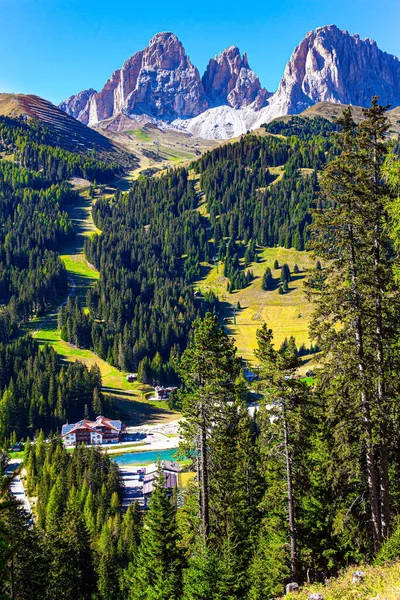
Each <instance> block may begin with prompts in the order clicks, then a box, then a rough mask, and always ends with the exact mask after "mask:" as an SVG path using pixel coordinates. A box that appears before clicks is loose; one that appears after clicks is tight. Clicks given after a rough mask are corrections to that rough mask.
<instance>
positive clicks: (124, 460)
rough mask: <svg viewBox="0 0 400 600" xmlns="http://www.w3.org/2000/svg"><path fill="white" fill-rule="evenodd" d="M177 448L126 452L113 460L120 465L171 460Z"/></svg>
mask: <svg viewBox="0 0 400 600" xmlns="http://www.w3.org/2000/svg"><path fill="white" fill-rule="evenodd" d="M176 451H177V448H169V449H168V450H152V451H151V452H128V453H127V454H123V455H122V456H116V457H115V458H114V460H115V462H116V463H117V464H118V465H120V466H123V465H146V464H149V463H153V462H157V460H158V458H160V459H161V460H173V456H174V454H175V452H176Z"/></svg>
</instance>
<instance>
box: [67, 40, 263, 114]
mask: <svg viewBox="0 0 400 600" xmlns="http://www.w3.org/2000/svg"><path fill="white" fill-rule="evenodd" d="M269 96H270V94H269V93H268V92H267V90H266V89H264V88H262V87H261V84H260V80H259V79H258V77H257V76H256V75H255V74H254V72H253V71H252V70H251V69H250V67H249V63H248V60H247V56H246V54H244V55H243V56H241V54H240V52H239V49H238V48H237V47H236V46H231V47H230V48H227V49H226V50H224V51H223V52H221V54H219V55H218V56H217V57H216V58H215V59H211V60H210V62H209V65H208V67H207V70H206V72H205V74H204V76H203V78H202V79H201V78H200V74H199V72H198V70H197V68H196V67H194V66H193V65H192V63H191V62H190V59H189V57H188V56H187V54H186V52H185V50H184V48H183V46H182V44H181V42H180V41H179V40H178V38H177V37H176V36H175V35H174V34H173V33H169V32H166V33H157V34H156V35H155V36H154V37H153V38H152V39H151V40H150V43H149V45H148V46H147V48H145V49H144V50H140V51H139V52H136V53H135V54H133V55H132V56H131V57H130V58H129V59H128V60H127V61H126V62H125V63H124V64H123V65H122V67H121V69H118V70H117V71H115V72H114V73H113V74H112V76H111V77H110V79H109V80H108V81H107V83H106V84H105V86H104V87H103V89H102V90H101V91H100V92H95V91H94V90H87V91H85V92H80V93H79V94H76V95H75V96H71V97H70V98H68V100H66V101H65V102H62V103H61V104H60V108H62V110H64V111H65V112H67V113H68V114H70V115H71V116H73V117H75V118H76V119H79V120H80V121H82V122H84V123H85V124H89V125H94V124H96V123H100V122H102V121H106V120H107V119H110V118H114V117H116V116H117V115H119V114H121V113H122V114H125V115H148V116H149V117H150V118H156V119H160V120H163V121H167V122H171V121H173V120H174V119H190V118H193V117H197V116H198V115H200V114H202V113H203V112H205V111H206V110H207V109H208V108H210V107H215V106H222V105H226V106H230V107H232V108H235V109H240V108H244V107H248V106H251V107H252V108H254V110H259V109H261V108H262V107H264V106H265V105H266V102H267V98H268V97H269Z"/></svg>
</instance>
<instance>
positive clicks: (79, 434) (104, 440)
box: [61, 416, 125, 446]
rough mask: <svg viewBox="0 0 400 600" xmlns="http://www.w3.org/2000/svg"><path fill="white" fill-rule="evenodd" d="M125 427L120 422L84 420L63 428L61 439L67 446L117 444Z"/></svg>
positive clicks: (105, 419)
mask: <svg viewBox="0 0 400 600" xmlns="http://www.w3.org/2000/svg"><path fill="white" fill-rule="evenodd" d="M124 428H125V426H124V425H123V424H122V423H121V421H118V420H112V419H107V418H106V417H102V416H99V417H96V420H95V421H89V420H88V419H82V421H78V423H67V424H66V425H63V426H62V429H61V437H62V439H63V442H64V444H65V445H66V446H75V445H76V444H116V443H118V442H119V441H120V440H121V434H122V432H123V430H124Z"/></svg>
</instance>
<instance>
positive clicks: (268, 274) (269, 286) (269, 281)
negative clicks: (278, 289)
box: [261, 267, 274, 290]
mask: <svg viewBox="0 0 400 600" xmlns="http://www.w3.org/2000/svg"><path fill="white" fill-rule="evenodd" d="M261 288H262V289H263V290H273V289H274V278H273V276H272V271H271V269H270V268H269V267H267V268H266V269H265V273H264V275H263V278H262V282H261Z"/></svg>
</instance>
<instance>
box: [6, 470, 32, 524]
mask: <svg viewBox="0 0 400 600" xmlns="http://www.w3.org/2000/svg"><path fill="white" fill-rule="evenodd" d="M21 462H22V461H20V460H18V459H12V460H10V462H9V464H8V467H7V468H6V475H12V473H13V472H14V471H15V469H17V468H18V467H19V466H20V465H21ZM10 491H11V493H12V495H13V496H14V498H15V499H16V500H18V501H19V502H20V503H21V504H22V506H23V507H24V509H25V511H26V513H27V514H28V515H29V517H30V518H31V519H32V518H33V516H32V509H31V505H30V503H29V500H28V497H27V495H26V494H25V490H24V486H23V485H22V481H21V476H20V475H16V476H15V477H14V479H13V480H12V482H11V485H10Z"/></svg>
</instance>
